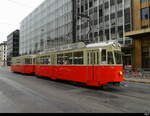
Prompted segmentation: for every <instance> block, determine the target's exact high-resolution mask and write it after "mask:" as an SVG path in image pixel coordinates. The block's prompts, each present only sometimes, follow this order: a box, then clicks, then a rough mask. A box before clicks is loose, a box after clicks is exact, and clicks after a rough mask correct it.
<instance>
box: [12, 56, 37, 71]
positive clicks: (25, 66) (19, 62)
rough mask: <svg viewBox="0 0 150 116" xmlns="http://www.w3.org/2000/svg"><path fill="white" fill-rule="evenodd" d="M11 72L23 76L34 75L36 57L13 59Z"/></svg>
mask: <svg viewBox="0 0 150 116" xmlns="http://www.w3.org/2000/svg"><path fill="white" fill-rule="evenodd" d="M11 71H13V72H17V73H22V74H34V72H35V55H29V56H20V57H14V58H12V65H11Z"/></svg>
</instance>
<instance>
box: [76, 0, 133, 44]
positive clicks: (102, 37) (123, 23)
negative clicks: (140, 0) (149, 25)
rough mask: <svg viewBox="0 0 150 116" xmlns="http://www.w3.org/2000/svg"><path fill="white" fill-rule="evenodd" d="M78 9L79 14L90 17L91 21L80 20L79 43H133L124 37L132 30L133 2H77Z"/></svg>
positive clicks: (82, 18) (97, 0) (108, 0)
mask: <svg viewBox="0 0 150 116" xmlns="http://www.w3.org/2000/svg"><path fill="white" fill-rule="evenodd" d="M77 7H78V8H77V11H78V14H84V15H87V16H90V20H91V22H90V23H88V22H87V19H86V18H85V17H80V18H78V20H77V39H78V41H86V40H87V41H88V42H90V43H91V42H92V43H96V42H100V41H107V40H118V41H119V42H120V43H121V44H122V45H125V44H126V43H127V42H126V41H131V40H130V38H125V37H124V33H125V32H129V31H131V30H132V20H131V19H132V18H131V0H77ZM90 25H91V26H90ZM131 42H132V41H131Z"/></svg>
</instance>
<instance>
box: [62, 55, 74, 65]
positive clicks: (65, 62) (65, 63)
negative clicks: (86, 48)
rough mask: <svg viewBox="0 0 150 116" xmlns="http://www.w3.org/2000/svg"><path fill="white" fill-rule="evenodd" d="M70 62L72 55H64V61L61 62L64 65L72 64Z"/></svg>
mask: <svg viewBox="0 0 150 116" xmlns="http://www.w3.org/2000/svg"><path fill="white" fill-rule="evenodd" d="M72 61H73V54H72V53H68V54H64V60H63V64H64V65H69V64H72Z"/></svg>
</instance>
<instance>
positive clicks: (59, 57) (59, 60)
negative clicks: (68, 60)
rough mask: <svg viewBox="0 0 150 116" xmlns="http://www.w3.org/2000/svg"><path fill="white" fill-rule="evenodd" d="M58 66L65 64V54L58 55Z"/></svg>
mask: <svg viewBox="0 0 150 116" xmlns="http://www.w3.org/2000/svg"><path fill="white" fill-rule="evenodd" d="M57 64H63V54H59V55H57Z"/></svg>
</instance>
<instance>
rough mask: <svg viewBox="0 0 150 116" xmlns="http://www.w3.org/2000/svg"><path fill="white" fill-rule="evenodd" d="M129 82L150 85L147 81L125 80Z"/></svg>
mask: <svg viewBox="0 0 150 116" xmlns="http://www.w3.org/2000/svg"><path fill="white" fill-rule="evenodd" d="M125 81H128V82H135V83H144V84H150V82H146V81H138V80H125Z"/></svg>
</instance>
